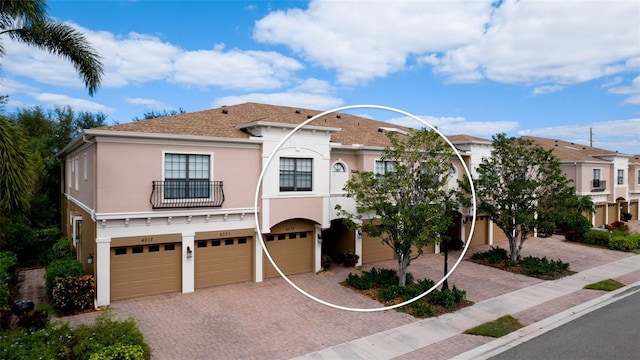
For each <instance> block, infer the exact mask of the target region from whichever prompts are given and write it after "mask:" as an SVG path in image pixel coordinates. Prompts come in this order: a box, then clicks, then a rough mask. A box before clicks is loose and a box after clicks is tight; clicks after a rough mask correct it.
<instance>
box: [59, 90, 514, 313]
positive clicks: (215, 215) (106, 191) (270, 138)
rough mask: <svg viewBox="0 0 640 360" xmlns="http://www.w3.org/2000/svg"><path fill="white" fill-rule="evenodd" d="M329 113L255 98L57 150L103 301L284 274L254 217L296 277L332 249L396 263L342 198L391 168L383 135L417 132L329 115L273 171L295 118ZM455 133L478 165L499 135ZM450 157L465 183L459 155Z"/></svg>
mask: <svg viewBox="0 0 640 360" xmlns="http://www.w3.org/2000/svg"><path fill="white" fill-rule="evenodd" d="M319 113H320V112H319V111H313V110H306V109H297V108H292V107H283V106H272V105H264V104H256V103H246V104H241V105H235V106H228V107H221V108H217V109H211V110H206V111H200V112H194V113H185V114H179V115H175V116H167V117H161V118H156V119H149V120H142V121H138V122H132V123H126V124H120V125H114V126H107V127H102V128H97V129H90V130H84V131H83V132H82V133H81V134H80V135H79V136H78V137H76V138H75V139H74V140H73V141H72V142H71V143H70V144H69V145H68V146H66V147H65V148H64V149H63V150H62V151H61V154H60V155H61V157H62V159H63V166H64V172H63V174H64V175H63V177H64V178H63V193H64V198H63V209H62V212H63V224H64V226H63V232H64V234H65V235H67V236H68V237H69V238H71V239H73V244H74V247H75V251H76V254H77V257H78V259H79V260H81V261H82V262H83V264H84V266H85V269H86V270H87V272H88V273H90V274H92V275H94V277H95V279H96V287H97V289H96V296H97V305H99V306H104V305H108V304H110V303H111V302H112V301H114V300H119V299H126V298H132V297H139V296H146V295H152V294H161V293H168V292H192V291H194V290H195V289H197V288H202V287H210V286H215V285H221V284H229V283H236V282H243V281H262V280H263V279H264V278H268V277H273V276H278V273H277V272H276V271H275V269H274V268H273V267H272V265H271V264H270V262H269V261H268V259H266V257H265V254H264V252H263V249H262V246H261V243H260V241H258V240H257V239H258V234H257V232H256V220H254V214H255V213H257V214H258V219H257V221H258V223H259V229H260V231H261V233H262V236H263V240H264V243H265V244H266V247H267V249H268V251H269V253H270V254H271V256H272V257H273V258H274V259H275V260H276V263H277V264H278V266H279V267H280V269H281V270H282V271H283V272H284V273H285V274H288V275H290V274H297V273H305V272H315V271H319V270H320V269H321V266H320V260H321V255H322V253H327V254H336V253H340V252H344V251H347V250H354V251H355V252H356V253H357V254H359V255H360V261H361V263H371V262H374V261H379V260H385V259H392V258H393V257H394V253H393V251H392V250H391V249H390V248H389V247H388V246H386V245H383V244H381V242H380V241H379V239H373V238H369V237H367V236H366V235H365V236H362V235H360V234H359V233H357V232H354V231H351V230H349V229H348V228H347V227H346V226H344V225H343V224H342V221H341V219H340V218H338V216H337V214H336V210H335V206H336V205H337V204H340V205H342V206H343V207H344V208H346V209H351V210H354V209H355V204H354V202H353V200H351V199H347V198H345V197H344V196H343V192H342V188H343V185H344V183H345V182H346V181H347V180H348V178H349V176H350V173H351V171H352V170H367V171H384V167H385V165H386V164H385V163H384V162H381V161H380V155H381V152H382V150H383V149H384V147H385V146H386V145H388V144H389V143H388V139H387V136H386V134H385V133H386V132H388V131H397V132H400V133H403V132H405V131H406V129H403V128H400V127H396V126H392V125H389V124H388V123H382V122H378V121H374V120H371V119H366V118H362V117H357V116H353V115H348V114H336V113H334V114H329V115H326V116H324V117H322V118H320V119H317V120H315V121H314V122H313V123H311V124H309V125H307V126H305V127H304V128H303V129H301V130H299V131H298V132H296V133H295V134H293V135H292V136H291V137H290V138H288V139H287V140H286V141H285V142H284V143H283V144H282V146H281V147H280V149H279V150H278V152H277V153H276V154H275V156H273V158H272V159H271V162H270V163H269V166H265V164H266V163H267V161H268V160H269V159H270V156H271V154H272V152H273V151H274V150H275V149H276V147H277V146H278V145H279V143H280V142H281V140H283V138H284V137H285V136H287V134H288V133H289V132H290V131H291V130H292V129H293V128H294V127H296V126H297V125H298V124H301V123H303V122H304V121H306V120H307V119H309V118H311V117H313V116H315V115H317V114H319ZM452 139H453V142H454V143H455V145H456V146H457V147H458V148H460V149H461V150H462V153H463V159H464V160H465V162H466V163H467V165H472V166H473V165H475V164H477V163H478V162H479V159H480V158H479V157H478V154H481V155H482V156H484V155H486V154H488V152H490V141H488V140H484V139H478V138H472V137H465V136H459V137H452ZM452 163H453V164H454V166H455V168H456V177H457V178H462V176H463V174H464V170H463V168H462V167H461V164H460V163H459V160H458V159H457V158H455V159H452ZM263 169H264V173H263V177H262V182H261V184H260V186H258V181H259V179H260V175H261V173H262V171H263ZM256 189H258V190H259V193H258V197H257V198H256V194H255V193H256ZM256 205H257V206H256ZM470 218H471V217H470V215H469V214H468V213H466V212H465V211H464V210H463V213H461V214H459V216H457V218H456V224H455V225H454V226H453V227H452V229H451V232H450V233H451V234H452V235H453V236H455V237H460V238H461V239H462V240H463V241H464V240H466V239H468V236H469V234H468V232H469V228H470V226H467V222H468V220H469V219H470ZM476 225H477V226H476V228H477V231H476V234H475V235H474V238H473V242H474V243H492V241H493V236H494V234H495V233H501V231H498V232H496V231H495V226H493V225H491V224H490V222H489V221H488V219H486V218H483V219H481V220H479V221H478V222H477V224H476ZM502 235H503V236H502V238H503V237H504V234H502ZM497 238H500V237H497ZM435 250H437V249H435V248H434V247H433V246H431V247H430V248H429V249H427V251H435Z"/></svg>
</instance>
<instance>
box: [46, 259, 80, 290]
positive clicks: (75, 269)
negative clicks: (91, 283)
mask: <svg viewBox="0 0 640 360" xmlns="http://www.w3.org/2000/svg"><path fill="white" fill-rule="evenodd" d="M82 275H84V268H83V267H82V263H80V262H79V261H78V260H75V259H62V260H56V261H54V262H52V263H51V264H49V266H47V272H46V273H45V275H44V283H45V289H46V291H47V296H49V299H52V298H53V282H54V280H55V279H56V278H59V277H62V278H66V277H68V276H82Z"/></svg>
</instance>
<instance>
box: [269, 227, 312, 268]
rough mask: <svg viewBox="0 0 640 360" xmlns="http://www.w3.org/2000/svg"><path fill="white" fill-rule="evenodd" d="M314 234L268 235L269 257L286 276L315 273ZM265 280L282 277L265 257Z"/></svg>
mask: <svg viewBox="0 0 640 360" xmlns="http://www.w3.org/2000/svg"><path fill="white" fill-rule="evenodd" d="M312 239H313V233H312V232H304V233H290V234H277V235H267V236H266V237H265V240H266V241H265V246H266V247H267V250H269V255H271V257H272V258H273V261H275V263H276V264H277V265H278V267H279V268H280V270H281V271H282V272H283V273H284V274H285V275H293V274H300V273H306V272H312V271H313V241H312ZM264 276H265V278H270V277H276V276H280V274H278V272H277V271H276V269H275V268H274V267H273V265H271V262H270V261H269V259H268V258H267V256H266V255H264Z"/></svg>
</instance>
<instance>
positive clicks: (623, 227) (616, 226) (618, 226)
mask: <svg viewBox="0 0 640 360" xmlns="http://www.w3.org/2000/svg"><path fill="white" fill-rule="evenodd" d="M607 229H609V230H620V231H622V232H624V233H626V232H628V231H629V227H628V226H627V224H625V223H623V222H622V221H614V222H612V223H611V224H610V225H609V226H607Z"/></svg>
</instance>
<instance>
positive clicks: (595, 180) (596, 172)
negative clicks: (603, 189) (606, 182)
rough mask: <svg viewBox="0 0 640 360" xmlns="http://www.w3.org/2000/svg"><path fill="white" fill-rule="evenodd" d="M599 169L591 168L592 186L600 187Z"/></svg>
mask: <svg viewBox="0 0 640 360" xmlns="http://www.w3.org/2000/svg"><path fill="white" fill-rule="evenodd" d="M600 185H601V184H600V169H593V187H594V188H599V187H600Z"/></svg>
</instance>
